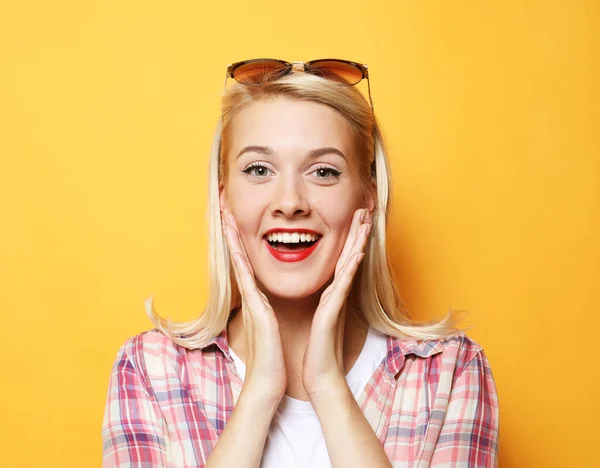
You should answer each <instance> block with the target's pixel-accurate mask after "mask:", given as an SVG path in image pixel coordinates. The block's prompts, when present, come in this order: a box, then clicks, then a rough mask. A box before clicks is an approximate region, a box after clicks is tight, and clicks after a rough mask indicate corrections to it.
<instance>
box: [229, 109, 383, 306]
mask: <svg viewBox="0 0 600 468" xmlns="http://www.w3.org/2000/svg"><path fill="white" fill-rule="evenodd" d="M232 125H233V129H232V135H233V140H232V142H231V146H230V148H231V151H230V153H229V154H228V155H227V158H228V161H227V164H229V166H228V168H229V170H228V179H227V182H226V184H225V188H223V186H221V187H220V204H221V209H222V210H223V209H228V210H229V211H230V212H231V213H232V214H233V217H234V218H235V221H236V224H237V227H238V231H239V233H240V236H241V239H242V242H243V244H244V247H245V249H246V253H247V254H248V257H249V259H250V262H251V264H252V267H253V269H254V273H255V276H256V280H257V284H258V286H259V288H260V289H261V290H262V291H263V292H265V294H272V295H275V296H278V297H281V298H288V299H293V298H302V297H307V296H310V295H312V294H314V293H316V292H318V291H319V290H320V289H321V288H322V287H323V286H325V285H326V284H327V283H328V282H329V280H330V279H331V278H332V277H333V274H334V271H335V266H336V263H337V261H338V258H339V256H340V254H341V252H342V249H343V247H344V242H345V240H346V237H347V235H348V232H349V230H350V225H351V222H352V216H353V215H354V212H355V211H356V210H358V209H360V208H362V207H366V208H368V209H369V210H370V211H372V210H373V206H374V205H373V203H372V202H369V203H368V205H367V206H363V205H362V187H361V185H360V184H361V182H360V178H359V175H358V170H357V167H356V166H357V164H356V161H355V159H354V158H356V155H355V154H354V153H353V145H352V141H351V135H350V127H349V124H348V123H347V122H346V120H345V119H344V118H343V117H342V116H341V115H340V114H339V113H338V112H337V111H335V110H334V109H331V108H329V107H327V106H325V105H323V104H318V103H315V102H308V101H298V100H292V99H287V98H275V99H271V100H263V101H259V102H256V103H253V104H252V105H250V106H248V107H247V108H245V109H244V110H242V111H241V112H240V113H239V114H238V115H237V116H236V117H235V119H234V122H233V123H232ZM322 148H330V150H322V151H318V152H317V151H316V150H320V149H322ZM285 229H287V230H291V231H292V233H290V234H288V236H289V238H288V239H285V238H284V236H283V235H282V237H281V238H279V234H278V233H277V231H278V230H285ZM272 230H275V237H274V238H273V237H271V238H270V239H271V241H270V242H269V237H268V236H266V235H265V234H267V232H268V231H272ZM302 230H309V231H312V232H314V233H318V235H319V236H320V237H319V236H317V237H319V239H318V241H317V242H316V244H315V245H314V246H313V247H312V251H311V250H310V249H307V247H308V246H309V245H310V238H309V241H308V242H307V240H306V237H305V235H295V234H293V233H294V232H298V231H300V232H298V234H302V232H301V231H302ZM286 237H287V236H286ZM303 238H304V241H305V242H304V243H303V242H300V243H295V242H294V240H296V241H297V240H300V241H302V240H303ZM285 240H288V241H291V242H285ZM280 241H284V242H280ZM286 252H288V253H286ZM301 252H304V253H301ZM307 252H311V253H310V254H309V255H308V256H306V253H307ZM286 260H287V261H286Z"/></svg>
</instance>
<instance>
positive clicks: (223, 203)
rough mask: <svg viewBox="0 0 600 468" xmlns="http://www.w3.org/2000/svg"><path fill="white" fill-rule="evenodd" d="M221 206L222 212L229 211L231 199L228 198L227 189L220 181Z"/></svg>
mask: <svg viewBox="0 0 600 468" xmlns="http://www.w3.org/2000/svg"><path fill="white" fill-rule="evenodd" d="M219 208H220V209H221V213H222V212H223V211H225V210H227V211H229V201H228V200H227V191H226V190H225V186H224V185H223V184H222V183H219Z"/></svg>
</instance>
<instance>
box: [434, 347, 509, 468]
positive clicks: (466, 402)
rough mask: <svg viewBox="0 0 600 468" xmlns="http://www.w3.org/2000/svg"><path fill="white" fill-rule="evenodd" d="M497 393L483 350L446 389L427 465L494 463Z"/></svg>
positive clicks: (464, 467)
mask: <svg viewBox="0 0 600 468" xmlns="http://www.w3.org/2000/svg"><path fill="white" fill-rule="evenodd" d="M498 432H499V411H498V394H497V391H496V385H495V383H494V379H493V376H492V371H491V368H490V365H489V362H488V360H487V357H486V355H485V353H484V352H483V350H481V351H479V352H478V353H477V354H476V355H475V356H474V357H473V358H472V359H471V361H470V362H469V363H468V364H467V366H466V367H465V368H464V369H463V371H462V372H461V374H460V375H459V376H458V378H457V379H456V381H455V383H454V385H453V387H452V390H451V392H450V399H449V402H448V409H447V412H446V417H445V420H444V423H443V425H442V428H441V430H440V433H439V437H438V440H437V443H436V446H435V449H434V451H433V455H432V458H431V464H430V466H431V467H436V466H437V467H442V466H443V467H461V468H496V467H497V466H498Z"/></svg>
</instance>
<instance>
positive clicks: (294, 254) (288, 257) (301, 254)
mask: <svg viewBox="0 0 600 468" xmlns="http://www.w3.org/2000/svg"><path fill="white" fill-rule="evenodd" d="M293 232H301V231H293ZM322 238H323V237H319V238H318V239H317V240H316V241H315V243H314V244H312V245H311V246H310V247H307V248H305V249H301V250H293V251H290V252H283V251H281V250H277V249H276V248H275V247H273V246H272V245H271V244H270V243H269V241H268V240H267V239H266V238H265V239H263V240H264V243H265V245H266V247H267V250H268V251H269V253H270V254H271V255H273V257H275V259H276V260H279V261H280V262H299V261H302V260H304V259H306V258H307V257H308V256H309V255H310V254H312V253H313V252H314V251H315V249H316V248H317V246H318V245H319V244H320V242H321V239H322Z"/></svg>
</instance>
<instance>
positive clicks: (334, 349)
mask: <svg viewBox="0 0 600 468" xmlns="http://www.w3.org/2000/svg"><path fill="white" fill-rule="evenodd" d="M371 227H372V218H371V216H370V213H369V211H368V210H367V209H365V208H361V209H359V210H357V211H356V212H355V213H354V217H353V219H352V225H351V226H350V232H349V233H348V237H347V238H346V243H345V245H344V249H343V250H342V253H341V255H340V258H339V259H338V262H337V265H336V267H335V274H334V279H333V282H332V283H331V284H330V285H329V286H328V287H327V289H325V291H323V294H322V295H321V300H320V301H319V305H318V307H317V310H316V311H315V316H314V317H313V321H312V326H311V330H310V337H309V340H308V347H307V348H306V351H305V353H304V360H303V367H302V382H303V384H304V389H305V390H306V392H307V394H308V395H309V396H310V397H311V398H312V396H314V395H317V394H318V393H319V392H320V391H321V389H327V388H329V387H330V386H331V385H335V384H337V383H339V382H345V379H346V372H345V370H344V328H345V318H346V313H345V310H343V309H344V308H345V305H346V298H347V297H348V293H349V292H350V288H351V286H352V281H353V280H354V275H355V274H356V271H357V270H358V266H359V264H360V262H361V260H362V259H363V257H364V255H365V254H364V249H365V246H366V245H367V240H368V238H369V235H370V233H371ZM325 391H326V390H325Z"/></svg>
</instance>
